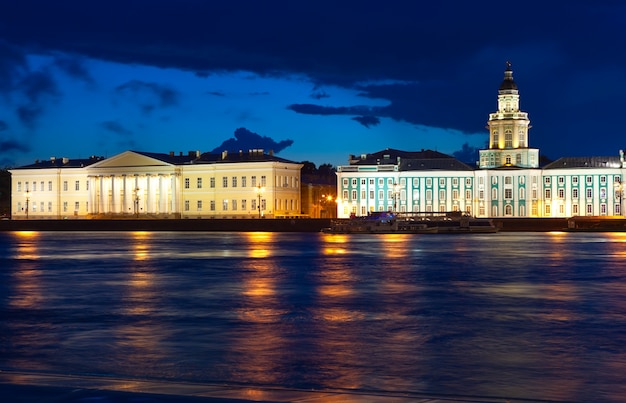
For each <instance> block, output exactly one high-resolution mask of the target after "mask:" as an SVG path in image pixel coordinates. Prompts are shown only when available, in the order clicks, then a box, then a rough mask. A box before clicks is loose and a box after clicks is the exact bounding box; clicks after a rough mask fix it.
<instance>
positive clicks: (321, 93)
mask: <svg viewBox="0 0 626 403" xmlns="http://www.w3.org/2000/svg"><path fill="white" fill-rule="evenodd" d="M328 97H330V95H328V93H326V91H315V92H314V93H312V94H311V98H313V99H322V98H328Z"/></svg>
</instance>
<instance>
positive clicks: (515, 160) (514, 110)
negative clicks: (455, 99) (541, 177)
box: [479, 62, 539, 168]
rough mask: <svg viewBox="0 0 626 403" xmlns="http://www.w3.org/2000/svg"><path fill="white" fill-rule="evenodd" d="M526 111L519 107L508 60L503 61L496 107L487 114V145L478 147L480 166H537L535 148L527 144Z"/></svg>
mask: <svg viewBox="0 0 626 403" xmlns="http://www.w3.org/2000/svg"><path fill="white" fill-rule="evenodd" d="M530 127H531V126H530V120H529V119H528V113H526V112H522V111H520V109H519V91H518V90H517V84H516V83H515V81H514V80H513V70H512V69H511V63H510V62H507V63H506V69H505V71H504V80H503V81H502V84H500V88H499V89H498V110H497V112H494V113H490V114H489V121H488V122H487V129H488V130H489V148H488V149H486V150H480V152H479V154H480V161H479V167H480V168H500V167H517V168H537V167H538V166H539V150H538V149H536V148H530V147H529V146H528V129H530Z"/></svg>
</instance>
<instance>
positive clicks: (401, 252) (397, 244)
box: [380, 234, 414, 259]
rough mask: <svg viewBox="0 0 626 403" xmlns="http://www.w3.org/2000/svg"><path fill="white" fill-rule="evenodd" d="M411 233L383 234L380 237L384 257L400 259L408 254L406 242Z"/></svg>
mask: <svg viewBox="0 0 626 403" xmlns="http://www.w3.org/2000/svg"><path fill="white" fill-rule="evenodd" d="M412 236H414V235H411V234H385V235H384V236H381V237H380V241H381V244H382V249H383V251H384V253H385V257H386V258H389V259H402V258H405V257H407V256H408V252H409V250H408V248H407V247H406V244H407V242H408V237H412Z"/></svg>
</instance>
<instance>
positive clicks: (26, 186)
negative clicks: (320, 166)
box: [17, 181, 89, 192]
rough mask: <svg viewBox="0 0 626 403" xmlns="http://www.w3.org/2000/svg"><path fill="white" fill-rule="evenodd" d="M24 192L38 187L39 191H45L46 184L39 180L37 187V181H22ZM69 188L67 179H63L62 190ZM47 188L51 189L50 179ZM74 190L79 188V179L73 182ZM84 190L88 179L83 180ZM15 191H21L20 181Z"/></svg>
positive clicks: (87, 188)
mask: <svg viewBox="0 0 626 403" xmlns="http://www.w3.org/2000/svg"><path fill="white" fill-rule="evenodd" d="M23 189H24V192H37V190H38V189H39V191H40V192H44V191H46V186H45V182H44V181H41V182H39V187H37V182H36V181H33V182H24V188H23ZM68 189H69V184H68V182H67V181H63V191H64V192H67V191H68ZM47 190H48V191H49V192H51V191H52V181H48V186H47ZM74 190H80V181H75V182H74ZM85 190H89V181H87V182H85ZM17 191H18V192H21V191H22V182H17Z"/></svg>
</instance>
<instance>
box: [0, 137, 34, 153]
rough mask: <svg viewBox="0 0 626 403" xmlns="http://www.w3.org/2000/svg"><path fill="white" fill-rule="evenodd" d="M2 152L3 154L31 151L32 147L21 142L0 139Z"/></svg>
mask: <svg viewBox="0 0 626 403" xmlns="http://www.w3.org/2000/svg"><path fill="white" fill-rule="evenodd" d="M0 150H2V152H3V153H7V152H12V151H24V152H28V151H30V147H29V145H28V144H27V143H26V142H21V141H18V140H15V139H0Z"/></svg>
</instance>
